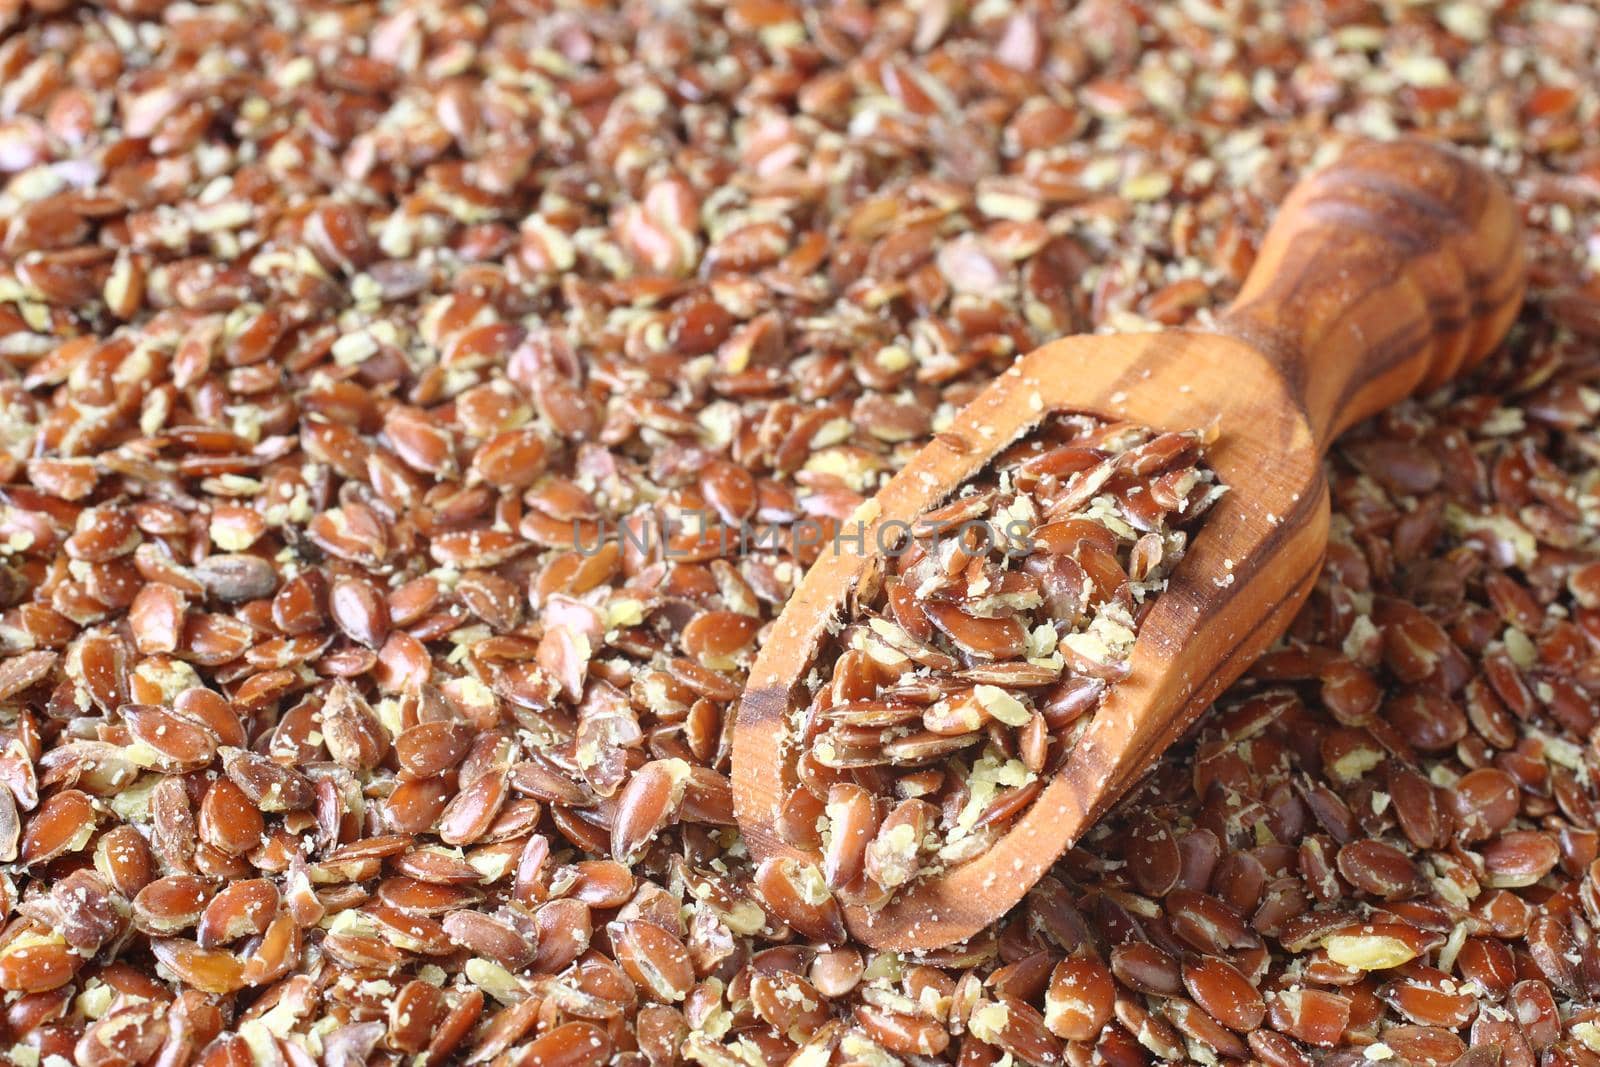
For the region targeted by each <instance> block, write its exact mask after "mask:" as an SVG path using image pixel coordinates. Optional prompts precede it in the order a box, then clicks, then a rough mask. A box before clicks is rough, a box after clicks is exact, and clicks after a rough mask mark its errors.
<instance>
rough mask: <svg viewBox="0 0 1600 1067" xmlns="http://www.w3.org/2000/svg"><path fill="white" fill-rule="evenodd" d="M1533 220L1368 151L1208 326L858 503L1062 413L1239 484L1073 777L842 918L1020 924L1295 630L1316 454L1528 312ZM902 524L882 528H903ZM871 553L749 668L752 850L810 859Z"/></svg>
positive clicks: (1446, 173) (1276, 238)
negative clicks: (1212, 427) (805, 804)
mask: <svg viewBox="0 0 1600 1067" xmlns="http://www.w3.org/2000/svg"><path fill="white" fill-rule="evenodd" d="M1523 285H1524V277H1523V242H1522V234H1521V228H1520V223H1519V221H1518V217H1517V214H1516V211H1515V210H1514V209H1513V207H1512V204H1511V202H1510V200H1509V199H1508V197H1507V195H1506V193H1505V191H1504V189H1503V188H1502V187H1501V186H1500V184H1499V183H1498V182H1497V181H1496V180H1495V179H1494V178H1493V177H1492V176H1491V175H1489V174H1488V173H1487V172H1485V171H1484V170H1482V169H1481V168H1479V167H1478V166H1477V165H1476V164H1474V163H1472V162H1469V161H1468V160H1466V159H1464V158H1462V157H1461V156H1458V155H1456V154H1454V153H1452V152H1450V151H1448V150H1446V149H1443V148H1440V147H1437V146H1435V145H1432V144H1428V143H1424V142H1417V141H1404V142H1396V143H1388V144H1366V145H1362V146H1360V147H1358V148H1356V149H1354V150H1352V151H1350V152H1349V153H1347V154H1346V155H1345V156H1344V158H1343V159H1341V160H1340V161H1339V162H1338V163H1336V164H1334V165H1333V166H1331V167H1329V168H1327V169H1325V170H1323V171H1321V172H1319V173H1317V174H1315V175H1313V176H1311V177H1308V178H1306V179H1305V180H1303V181H1302V182H1301V183H1300V184H1299V186H1297V187H1296V188H1295V190H1294V191H1293V192H1292V193H1291V194H1290V196H1289V198H1288V200H1287V201H1286V202H1285V203H1284V205H1283V207H1282V209H1281V210H1280V211H1279V213H1278V217H1277V219H1276V221H1275V222H1274V223H1273V225H1272V228H1271V230H1270V232H1269V233H1268V234H1267V237H1266V242H1265V244H1264V245H1263V247H1262V249H1261V253H1260V255H1259V256H1258V258H1257V260H1256V263H1255V267H1254V269H1253V270H1252V271H1251V273H1250V276H1249V278H1248V279H1247V280H1246V282H1245V284H1244V288H1243V289H1242V290H1241V291H1240V293H1239V297H1238V299H1237V300H1235V301H1234V303H1233V305H1232V306H1231V307H1229V308H1228V309H1227V311H1225V312H1224V313H1223V314H1222V316H1221V318H1220V319H1219V320H1218V325H1217V332H1215V333H1200V332H1189V331H1179V330H1173V331H1168V332H1166V333H1149V334H1135V335H1126V336H1080V337H1068V338H1065V339H1063V340H1059V341H1054V342H1052V343H1050V344H1048V345H1045V346H1044V347H1042V348H1039V349H1037V350H1035V351H1034V352H1032V353H1030V354H1028V355H1027V356H1025V357H1023V358H1022V359H1021V360H1019V361H1018V362H1017V364H1016V365H1015V366H1014V367H1012V368H1011V369H1010V370H1009V371H1007V372H1006V373H1005V374H1004V375H1003V376H1002V377H1001V378H1000V379H998V380H997V381H995V382H994V383H993V384H992V385H991V386H990V387H989V388H988V389H987V390H986V391H985V392H984V393H983V394H982V395H981V396H979V397H978V398H977V399H976V400H974V401H973V402H972V403H971V404H970V405H968V406H967V407H966V408H965V409H963V410H962V411H961V412H960V413H959V414H958V415H957V416H956V418H955V421H954V423H953V424H952V425H951V426H950V427H949V431H948V432H947V433H944V434H941V435H940V436H939V437H938V438H935V439H934V440H933V441H932V442H931V443H930V444H928V445H927V447H925V448H923V449H922V450H921V451H920V452H918V453H917V454H916V456H914V457H913V458H912V460H911V462H910V463H909V464H907V465H906V467H905V468H904V469H903V470H902V471H900V473H899V474H897V475H896V476H895V477H894V478H893V479H891V480H890V481H889V482H888V484H886V485H885V486H884V487H883V489H882V490H881V491H880V492H879V493H878V494H877V496H876V497H875V498H874V499H873V501H871V502H869V503H868V504H867V505H865V507H864V508H863V510H862V521H863V522H864V524H865V527H866V530H867V538H866V542H865V543H866V544H867V545H874V544H877V543H878V542H877V539H876V531H877V527H878V525H879V524H882V523H884V522H888V521H891V520H894V521H897V522H909V521H910V520H912V519H914V518H915V517H916V516H917V515H919V514H921V513H922V512H924V511H926V510H928V509H929V508H932V507H934V506H937V505H938V504H940V503H941V502H943V501H944V500H945V499H946V498H947V497H948V496H949V495H951V494H952V493H953V492H954V491H955V490H956V489H957V488H959V487H960V486H961V485H962V484H963V483H965V482H967V481H969V480H971V479H972V478H973V477H974V476H976V475H977V474H979V472H981V471H982V470H983V469H984V467H985V466H986V465H987V464H988V463H989V462H990V461H991V460H992V459H993V458H994V457H995V456H996V454H998V453H999V452H1001V451H1002V450H1003V449H1004V448H1006V446H1008V445H1010V444H1011V443H1013V442H1014V441H1016V440H1017V439H1019V438H1021V437H1023V436H1024V435H1026V434H1027V433H1028V432H1029V431H1030V430H1032V429H1033V428H1034V427H1035V426H1037V425H1038V424H1039V422H1040V420H1042V419H1044V418H1045V417H1046V416H1048V415H1051V414H1052V413H1056V412H1087V413H1091V414H1094V415H1097V416H1100V417H1102V418H1106V419H1115V420H1129V421H1132V422H1135V423H1141V424H1144V425H1147V426H1151V427H1154V428H1157V429H1161V430H1189V429H1194V428H1197V427H1202V426H1207V425H1209V424H1211V423H1213V422H1215V423H1216V425H1217V427H1218V430H1219V436H1218V438H1217V440H1216V442H1215V444H1213V445H1212V446H1211V449H1210V451H1209V454H1208V462H1209V463H1210V465H1211V466H1212V468H1213V469H1214V470H1215V471H1216V472H1217V474H1218V476H1219V478H1220V479H1221V480H1222V481H1223V482H1224V483H1225V484H1226V485H1228V486H1229V488H1230V491H1229V492H1228V494H1227V495H1226V496H1224V497H1223V498H1222V500H1221V501H1220V502H1219V503H1218V504H1217V505H1216V506H1215V507H1214V508H1213V509H1212V510H1211V511H1210V512H1209V513H1208V514H1207V515H1206V517H1205V518H1204V519H1203V520H1202V521H1201V524H1200V526H1199V528H1198V530H1197V532H1196V534H1195V536H1194V539H1193V543H1192V544H1191V546H1190V548H1189V552H1188V555H1187V556H1186V557H1185V558H1184V560H1183V561H1182V562H1181V563H1180V564H1179V565H1178V567H1177V569H1176V571H1175V572H1174V573H1173V575H1172V578H1171V581H1170V584H1169V586H1168V588H1167V590H1166V592H1164V593H1163V594H1161V595H1160V596H1159V597H1158V598H1157V599H1156V600H1155V602H1154V606H1153V607H1152V608H1151V610H1150V612H1149V614H1148V615H1147V616H1146V617H1145V620H1144V623H1143V626H1142V628H1141V629H1140V631H1139V636H1138V640H1137V642H1136V643H1135V645H1134V649H1133V653H1132V660H1131V673H1129V675H1128V676H1127V678H1126V679H1125V680H1123V681H1121V682H1118V683H1116V684H1114V685H1113V686H1112V687H1111V689H1110V690H1109V691H1108V693H1107V694H1106V697H1105V699H1104V701H1103V703H1102V704H1101V705H1100V707H1099V709H1098V710H1097V711H1096V712H1095V715H1094V718H1093V721H1092V723H1091V724H1090V726H1089V728H1088V730H1087V732H1086V733H1085V735H1084V737H1083V739H1082V741H1081V742H1080V743H1079V744H1078V746H1077V747H1076V748H1075V749H1074V750H1073V752H1072V753H1071V755H1070V756H1069V757H1068V760H1067V763H1066V765H1065V767H1064V768H1063V770H1062V771H1061V772H1060V773H1059V774H1058V775H1057V776H1056V777H1055V778H1054V779H1052V780H1051V781H1050V782H1049V783H1048V784H1047V785H1046V786H1045V788H1044V789H1043V790H1042V791H1041V792H1040V794H1039V796H1038V798H1037V800H1036V801H1035V802H1034V803H1033V805H1032V806H1031V807H1030V808H1028V809H1027V810H1026V811H1025V812H1024V813H1023V814H1022V815H1021V816H1020V817H1018V818H1017V819H1016V820H1015V821H1014V822H1013V823H1012V825H1011V828H1010V830H1009V831H1008V832H1007V833H1006V834H1005V835H1004V836H1003V837H1002V838H1001V839H1000V840H998V841H997V842H996V843H995V844H994V846H993V847H992V848H990V849H989V850H988V851H987V852H985V853H983V854H982V855H980V856H978V857H977V858H975V859H973V860H970V861H968V862H967V863H965V864H962V865H959V866H955V867H953V868H950V869H949V870H947V871H944V872H942V873H939V874H936V875H932V876H929V877H927V878H925V879H924V880H922V881H920V882H916V883H913V884H912V885H911V886H909V887H906V888H905V889H902V890H901V891H900V892H899V893H898V894H897V895H896V896H895V897H894V898H893V899H891V900H890V902H889V903H888V904H887V905H885V906H884V907H883V908H882V909H881V910H879V911H876V912H868V911H867V910H865V909H863V908H859V907H856V908H846V909H845V917H846V922H847V923H848V925H849V927H850V930H851V932H852V933H853V934H854V935H855V936H856V937H857V938H859V939H860V940H862V941H864V942H866V943H868V944H870V945H873V946H876V947H881V948H893V949H901V950H904V949H929V948H936V947H940V946H945V945H949V944H951V943H952V942H956V941H960V940H963V939H965V938H968V937H971V936H972V935H973V934H975V933H977V932H978V931H980V930H982V929H983V928H984V927H985V926H987V925H988V924H990V923H992V922H994V921H995V920H996V919H997V918H999V917H1000V916H1001V915H1003V914H1004V913H1005V912H1006V911H1008V910H1009V909H1010V908H1011V907H1012V906H1013V905H1015V904H1016V903H1017V902H1018V901H1019V900H1021V899H1022V897H1023V895H1024V894H1026V893H1027V891H1028V890H1029V889H1030V888H1031V887H1032V886H1033V885H1034V883H1035V882H1037V881H1038V880H1039V878H1040V877H1041V876H1043V875H1044V874H1045V873H1046V872H1047V871H1048V870H1049V869H1050V866H1051V865H1052V864H1053V863H1054V862H1055V861H1056V859H1057V858H1058V857H1059V856H1060V855H1061V853H1062V852H1064V851H1065V850H1066V849H1067V848H1068V847H1070V846H1071V845H1072V844H1073V843H1074V842H1075V841H1077V840H1078V838H1079V837H1080V836H1082V834H1083V833H1084V832H1085V831H1086V830H1088V829H1089V827H1090V826H1091V825H1093V823H1094V821H1095V820H1096V819H1098V818H1099V817H1100V816H1101V815H1103V814H1104V813H1105V812H1106V810H1107V809H1108V808H1109V807H1110V806H1111V804H1112V803H1113V802H1114V801H1116V799H1117V798H1118V797H1119V796H1121V795H1122V794H1123V793H1124V791H1126V790H1127V788H1128V787H1129V786H1130V785H1131V784H1132V783H1133V782H1135V781H1136V780H1137V779H1138V777H1139V776H1140V775H1141V774H1143V773H1144V772H1145V771H1146V770H1148V769H1149V767H1150V766H1151V765H1152V764H1153V763H1154V761H1155V760H1156V759H1157V757H1159V756H1160V754H1161V753H1162V751H1163V750H1164V749H1165V748H1167V746H1169V745H1170V744H1172V743H1173V742H1174V741H1175V740H1177V738H1178V737H1179V736H1180V735H1181V734H1182V733H1183V732H1184V731H1185V730H1186V729H1187V728H1188V727H1189V725H1190V724H1191V723H1192V722H1193V721H1194V719H1195V717H1196V716H1198V715H1199V714H1200V712H1201V711H1203V710H1204V709H1205V708H1206V707H1207V706H1208V705H1210V704H1211V702H1212V701H1213V700H1215V699H1216V698H1217V696H1218V695H1219V694H1221V693H1222V691H1223V690H1224V689H1225V688H1226V687H1227V686H1228V685H1229V684H1230V683H1231V682H1233V681H1234V679H1236V678H1237V677H1238V676H1239V675H1240V674H1241V673H1243V672H1244V670H1245V669H1246V668H1247V667H1249V666H1250V664H1251V662H1252V661H1253V660H1254V659H1255V658H1256V657H1257V656H1258V655H1260V654H1261V652H1262V651H1264V650H1265V649H1266V648H1267V647H1268V646H1269V645H1270V644H1272V642H1273V641H1275V640H1276V639H1277V638H1278V637H1279V636H1280V635H1281V634H1282V633H1283V632H1284V630H1285V628H1286V627H1287V626H1288V625H1289V622H1290V620H1291V619H1292V618H1293V617H1294V614H1295V611H1296V610H1297V609H1298V608H1299V606H1300V604H1301V602H1302V601H1303V600H1304V599H1305V597H1306V595H1307V594H1308V593H1309V592H1310V590H1311V588H1312V585H1313V583H1314V582H1315V581H1316V578H1317V572H1318V570H1319V569H1320V568H1321V565H1322V557H1323V553H1324V551H1325V550H1326V547H1327V538H1328V487H1327V483H1326V482H1325V480H1324V478H1323V470H1322V454H1323V452H1324V451H1326V450H1327V448H1328V445H1329V444H1330V442H1332V441H1333V439H1334V438H1335V437H1337V436H1338V435H1339V433H1340V432H1341V431H1342V430H1344V429H1345V428H1346V427H1348V426H1349V425H1351V424H1352V423H1354V422H1356V421H1357V420H1359V419H1362V418H1365V417H1367V416H1369V415H1372V414H1373V413H1375V412H1377V411H1379V410H1380V409H1382V408H1384V407H1387V406H1388V405H1390V404H1393V403H1395V402H1396V401H1398V400H1400V399H1401V398H1403V397H1405V396H1407V395H1409V394H1411V393H1413V392H1415V391H1417V390H1426V389H1433V388H1435V387H1437V386H1439V385H1441V384H1443V383H1444V382H1446V381H1448V380H1449V379H1450V378H1451V377H1452V376H1453V375H1455V374H1457V373H1458V372H1460V371H1462V370H1463V369H1465V368H1467V367H1470V366H1472V365H1474V364H1476V363H1477V362H1479V361H1480V360H1482V359H1483V357H1484V356H1486V355H1488V353H1489V352H1490V351H1491V350H1492V349H1493V348H1494V347H1495V346H1496V345H1497V344H1498V343H1499V341H1500V339H1501V337H1502V336H1503V335H1504V334H1505V332H1506V330H1507V328H1508V327H1509V326H1510V324H1511V321H1512V319H1513V318H1514V317H1515V316H1516V314H1517V309H1518V307H1519V305H1520V303H1521V300H1522V293H1523ZM895 528H896V527H891V528H890V529H895ZM868 562H869V557H868V556H867V555H865V554H863V552H862V550H861V549H859V548H856V547H854V546H853V545H852V543H851V542H848V541H845V542H839V543H837V544H836V545H835V546H833V548H832V550H831V551H829V552H827V553H825V554H824V556H823V557H822V558H821V559H819V560H818V561H817V563H816V564H815V565H814V566H812V568H811V570H810V572H809V573H808V574H807V575H806V577H805V579H804V581H803V582H802V583H801V585H800V588H799V590H798V591H797V592H796V593H795V595H794V597H793V599H791V600H790V602H789V604H788V606H787V607H786V608H785V609H784V611H783V614H782V616H781V617H780V618H779V619H778V621H777V623H776V624H775V626H774V628H773V630H772V633H771V635H770V637H769V638H768V640H767V643H766V646H765V647H764V648H763V649H762V651H761V653H760V655H759V656H758V657H757V659H756V663H755V667H754V669H753V671H752V672H751V675H750V681H749V685H748V688H747V689H746V691H745V695H744V699H743V702H742V703H741V705H740V709H739V716H738V721H737V723H736V726H735V731H734V739H733V786H734V799H735V805H736V810H737V814H738V819H739V825H740V827H741V828H742V830H743V833H744V838H745V840H746V841H747V842H748V843H749V846H750V848H751V849H752V850H753V851H754V853H755V855H756V856H757V858H759V859H767V858H768V857H773V856H793V857H794V858H796V859H801V860H807V859H812V858H814V857H808V856H806V855H805V854H804V853H802V852H800V851H799V850H796V849H794V848H792V847H791V846H789V845H788V844H786V843H785V842H784V841H782V840H781V839H780V838H779V837H778V836H777V834H776V833H775V832H774V830H773V827H774V825H775V824H776V816H777V814H778V810H779V806H780V804H781V803H782V801H783V799H784V798H785V797H786V796H787V795H788V793H789V791H790V790H791V789H792V788H793V787H794V785H795V775H794V769H793V757H794V752H793V751H791V749H790V745H789V736H788V733H789V716H790V713H791V711H793V710H794V709H795V708H797V707H802V706H804V704H805V703H806V702H807V701H808V700H809V693H808V692H807V691H806V688H805V685H804V679H805V677H806V674H807V672H808V671H809V670H810V669H811V666H812V661H813V659H814V658H815V656H816V654H817V650H818V648H819V646H820V644H821V642H822V641H823V639H824V638H825V637H826V636H827V632H828V624H829V623H830V621H832V620H833V619H835V617H837V616H838V615H839V614H840V612H841V609H842V608H843V606H844V604H845V600H846V596H847V594H848V593H849V592H850V591H851V589H852V588H853V587H854V586H855V585H856V583H857V579H858V578H859V576H860V575H861V574H862V572H863V570H864V569H865V568H866V566H867V564H868Z"/></svg>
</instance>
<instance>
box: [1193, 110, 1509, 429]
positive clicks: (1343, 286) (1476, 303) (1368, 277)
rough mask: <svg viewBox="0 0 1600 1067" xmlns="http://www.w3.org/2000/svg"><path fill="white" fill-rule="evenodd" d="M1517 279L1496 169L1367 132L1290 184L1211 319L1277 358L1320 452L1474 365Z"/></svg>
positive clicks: (1501, 330)
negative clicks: (1355, 426) (1239, 283)
mask: <svg viewBox="0 0 1600 1067" xmlns="http://www.w3.org/2000/svg"><path fill="white" fill-rule="evenodd" d="M1525 284H1526V272H1525V270H1524V263H1523V238H1522V224H1521V220H1520V219H1519V217H1518V215H1517V211H1516V208H1515V206H1514V205H1513V204H1512V202H1511V198H1510V197H1509V196H1508V195H1507V193H1506V190H1505V188H1504V187H1503V186H1502V185H1501V183H1500V181H1499V180H1498V179H1497V178H1496V177H1495V176H1494V175H1492V174H1490V173H1489V172H1488V171H1486V170H1485V169H1483V167H1481V166H1479V165H1478V164H1477V163H1474V162H1473V161H1471V160H1469V159H1467V158H1466V157H1465V156H1463V155H1460V154H1458V153H1457V152H1455V151H1453V150H1451V149H1448V148H1445V147H1442V146H1440V145H1437V144H1434V143H1432V142H1428V141H1420V140H1403V141H1390V142H1382V143H1378V142H1368V143H1364V144H1361V145H1359V146H1357V147H1356V148H1354V149H1352V150H1351V151H1349V152H1347V153H1346V154H1345V155H1344V156H1343V157H1342V158H1340V159H1339V160H1338V161H1337V162H1335V163H1334V164H1333V165H1331V166H1329V167H1327V168H1325V169H1323V170H1321V171H1318V172H1317V173H1315V174H1312V175H1310V176H1308V177H1307V178H1305V179H1304V180H1302V181H1301V182H1300V184H1299V185H1297V186H1295V188H1294V190H1293V192H1291V193H1290V194H1289V197H1288V199H1286V200H1285V201H1284V203H1283V206H1282V207H1281V208H1279V210H1278V215H1277V218H1276V219H1274V221H1273V223H1272V227H1271V229H1270V230H1268V232H1267V236H1266V239H1265V241H1264V242H1263V243H1262V246H1261V251H1260V253H1259V254H1258V256H1257V258H1256V261H1255V265H1254V267H1252V269H1251V271H1250V275H1249V277H1248V278H1246V279H1245V283H1244V286H1243V288H1242V289H1241V290H1240V292H1239V295H1238V298H1237V299H1235V300H1234V302H1233V304H1232V305H1231V306H1230V307H1229V308H1228V310H1227V311H1225V312H1224V313H1223V315H1222V318H1221V320H1220V324H1219V325H1220V329H1221V330H1222V332H1225V333H1231V334H1234V335H1236V336H1239V337H1241V338H1243V339H1244V340H1246V341H1249V342H1250V343H1251V344H1253V345H1254V346H1255V347H1257V348H1259V349H1261V350H1262V351H1264V352H1266V353H1267V354H1268V355H1269V356H1270V357H1271V358H1272V359H1273V360H1274V361H1275V362H1277V363H1278V365H1279V366H1280V367H1281V368H1282V370H1283V372H1284V376H1285V378H1286V379H1287V380H1288V382H1289V385H1290V387H1291V388H1292V389H1293V390H1294V391H1295V392H1296V394H1297V395H1298V396H1299V397H1300V399H1301V403H1302V405H1303V407H1304V409H1305V412H1306V415H1307V417H1308V418H1309V420H1310V423H1311V426H1312V428H1313V430H1314V431H1315V432H1316V434H1317V439H1318V443H1319V445H1320V447H1322V448H1323V449H1326V448H1327V447H1328V444H1329V443H1330V442H1331V441H1332V440H1333V438H1334V437H1336V436H1338V434H1339V433H1340V431H1342V430H1344V429H1346V428H1347V427H1349V426H1350V425H1351V424H1352V423H1354V422H1357V421H1359V420H1361V419H1363V418H1366V417H1367V416H1368V415H1372V414H1374V413H1376V412H1378V411H1380V410H1382V409H1383V408H1386V407H1388V406H1390V405H1391V404H1394V403H1396V402H1397V401H1399V400H1401V399H1403V398H1405V397H1407V396H1409V395H1411V394H1412V393H1414V392H1417V391H1418V390H1426V389H1433V388H1436V387H1438V386H1440V385H1442V384H1443V383H1445V382H1447V381H1449V380H1450V379H1451V378H1452V377H1454V376H1455V375H1456V374H1458V373H1461V372H1463V371H1465V370H1467V369H1469V368H1470V367H1472V366H1474V365H1476V364H1477V363H1478V362H1480V361H1481V360H1482V359H1483V358H1484V357H1485V356H1487V355H1488V354H1489V353H1490V352H1491V351H1493V350H1494V348H1495V346H1496V345H1497V344H1499V342H1500V339H1501V338H1502V337H1503V336H1504V335H1505V332H1506V330H1507V329H1508V328H1509V327H1510V325H1511V321H1512V319H1514V318H1515V317H1516V315H1517V310H1518V308H1519V307H1520V305H1521V302H1522V294H1523V289H1524V286H1525Z"/></svg>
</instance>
